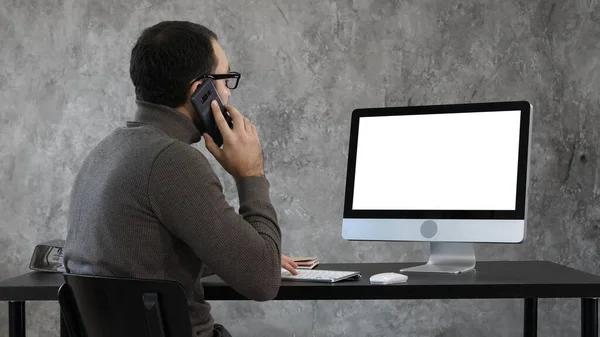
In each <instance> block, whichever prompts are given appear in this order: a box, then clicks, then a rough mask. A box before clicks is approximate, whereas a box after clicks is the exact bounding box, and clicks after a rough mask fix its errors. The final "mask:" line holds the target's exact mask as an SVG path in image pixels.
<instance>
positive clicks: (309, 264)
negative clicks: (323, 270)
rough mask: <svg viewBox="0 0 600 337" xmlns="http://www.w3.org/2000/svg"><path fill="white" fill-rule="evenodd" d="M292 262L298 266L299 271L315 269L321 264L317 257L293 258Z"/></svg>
mask: <svg viewBox="0 0 600 337" xmlns="http://www.w3.org/2000/svg"><path fill="white" fill-rule="evenodd" d="M292 260H293V261H294V262H296V264H297V265H298V268H297V269H313V268H314V267H316V266H317V265H318V264H319V259H318V258H317V257H316V256H299V257H292Z"/></svg>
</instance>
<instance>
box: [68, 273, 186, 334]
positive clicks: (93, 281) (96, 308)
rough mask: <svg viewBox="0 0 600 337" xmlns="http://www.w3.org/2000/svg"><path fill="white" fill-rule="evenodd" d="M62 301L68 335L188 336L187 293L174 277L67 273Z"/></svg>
mask: <svg viewBox="0 0 600 337" xmlns="http://www.w3.org/2000/svg"><path fill="white" fill-rule="evenodd" d="M64 278H65V283H64V284H63V285H62V286H61V287H60V289H59V293H58V300H59V303H60V308H61V311H62V313H63V319H64V321H65V324H66V326H67V330H68V331H69V337H131V336H140V337H146V336H148V337H189V336H191V335H192V331H191V325H190V317H189V312H188V306H187V299H186V296H185V292H184V290H183V288H182V287H181V285H179V284H178V283H176V282H172V281H157V280H141V279H127V278H114V277H100V276H89V275H74V274H64Z"/></svg>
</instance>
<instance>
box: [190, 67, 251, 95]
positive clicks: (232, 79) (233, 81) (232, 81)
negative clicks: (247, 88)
mask: <svg viewBox="0 0 600 337" xmlns="http://www.w3.org/2000/svg"><path fill="white" fill-rule="evenodd" d="M205 78H210V79H211V80H215V81H216V80H225V86H226V87H227V88H229V89H231V90H233V89H235V88H237V86H238V84H239V82H240V78H242V75H241V74H240V73H238V72H235V71H230V72H229V73H228V74H207V75H202V76H200V77H198V78H196V79H195V80H193V81H192V82H196V81H200V80H203V79H205Z"/></svg>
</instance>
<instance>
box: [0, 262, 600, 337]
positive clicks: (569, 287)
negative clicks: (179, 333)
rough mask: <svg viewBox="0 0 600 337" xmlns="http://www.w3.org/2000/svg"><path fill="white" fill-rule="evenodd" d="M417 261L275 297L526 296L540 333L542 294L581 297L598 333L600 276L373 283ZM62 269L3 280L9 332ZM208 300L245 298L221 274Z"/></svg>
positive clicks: (491, 269) (415, 277) (527, 270)
mask: <svg viewBox="0 0 600 337" xmlns="http://www.w3.org/2000/svg"><path fill="white" fill-rule="evenodd" d="M412 265H415V263H357V264H321V265H320V266H319V267H318V268H319V269H336V270H359V271H361V272H362V278H361V279H360V280H358V281H342V282H338V283H334V284H328V283H307V282H292V281H284V282H282V285H281V288H280V290H279V293H278V295H277V298H276V300H356V299H358V300H361V299H363V300H376V299H387V300H390V299H396V300H406V299H412V300H415V299H459V298H464V299H501V298H502V299H507V298H523V299H524V301H525V306H524V308H525V309H524V314H525V319H524V327H523V334H524V336H527V337H532V336H537V300H538V298H581V335H582V336H583V337H598V300H597V298H598V297H600V276H596V275H592V274H588V273H584V272H581V271H578V270H575V269H572V268H568V267H564V266H561V265H558V264H554V263H551V262H544V261H514V262H478V263H477V266H476V270H475V271H471V272H468V273H464V274H459V275H445V274H415V273H407V275H408V282H407V283H405V284H400V285H371V284H369V277H370V276H371V275H373V274H376V273H380V272H388V271H398V270H399V269H400V268H404V267H409V266H412ZM61 284H62V275H60V274H45V273H28V274H24V275H21V276H18V277H15V278H13V279H9V280H6V281H3V282H0V301H9V321H10V326H9V330H10V337H24V336H25V330H24V326H25V301H40V300H42V301H43V300H47V301H50V300H56V299H57V292H58V287H59V286H60V285H61ZM203 284H204V287H205V288H204V289H205V290H204V291H205V296H206V299H207V300H213V301H217V300H218V301H222V300H245V298H244V297H243V296H241V295H240V294H238V293H237V292H236V291H235V290H233V289H232V288H230V287H229V286H227V285H226V284H225V283H223V282H222V281H221V280H220V279H219V278H218V277H215V276H211V277H207V278H205V279H204V280H203Z"/></svg>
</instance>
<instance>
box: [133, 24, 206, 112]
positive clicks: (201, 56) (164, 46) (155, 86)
mask: <svg viewBox="0 0 600 337" xmlns="http://www.w3.org/2000/svg"><path fill="white" fill-rule="evenodd" d="M211 39H214V40H217V35H216V34H215V33H213V32H212V31H211V30H210V29H208V28H206V27H204V26H202V25H199V24H197V23H192V22H188V21H163V22H160V23H158V24H156V25H154V26H152V27H149V28H146V29H145V30H144V31H143V32H142V34H141V35H140V37H139V38H138V40H137V42H136V44H135V46H134V47H133V49H132V51H131V61H130V64H129V75H130V77H131V80H132V81H133V85H134V87H135V95H136V97H137V99H139V100H142V101H147V102H151V103H155V104H162V105H167V106H170V107H172V108H175V107H178V106H181V105H183V104H185V102H186V100H187V93H188V90H189V88H190V82H192V81H193V80H194V79H195V78H196V77H198V76H200V75H204V74H208V73H210V72H211V71H212V70H214V68H215V67H216V64H217V60H216V57H215V52H214V49H213V46H212V40H211Z"/></svg>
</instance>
